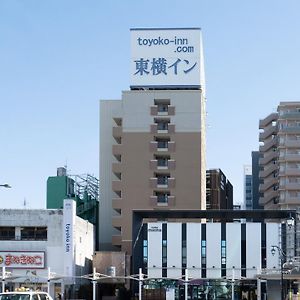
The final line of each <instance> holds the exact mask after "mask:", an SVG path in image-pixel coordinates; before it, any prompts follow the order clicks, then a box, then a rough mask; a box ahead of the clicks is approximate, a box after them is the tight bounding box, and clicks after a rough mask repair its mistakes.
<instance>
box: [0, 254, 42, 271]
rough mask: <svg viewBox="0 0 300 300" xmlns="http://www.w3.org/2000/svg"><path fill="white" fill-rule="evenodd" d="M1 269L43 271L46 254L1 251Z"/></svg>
mask: <svg viewBox="0 0 300 300" xmlns="http://www.w3.org/2000/svg"><path fill="white" fill-rule="evenodd" d="M0 267H7V268H15V269H32V268H34V269H43V268H44V267H45V253H44V252H28V251H10V252H7V251H6V252H4V251H0Z"/></svg>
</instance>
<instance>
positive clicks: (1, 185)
mask: <svg viewBox="0 0 300 300" xmlns="http://www.w3.org/2000/svg"><path fill="white" fill-rule="evenodd" d="M0 187H4V188H7V189H10V188H11V186H10V185H9V184H8V183H4V184H0Z"/></svg>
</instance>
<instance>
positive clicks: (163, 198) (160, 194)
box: [155, 192, 170, 203]
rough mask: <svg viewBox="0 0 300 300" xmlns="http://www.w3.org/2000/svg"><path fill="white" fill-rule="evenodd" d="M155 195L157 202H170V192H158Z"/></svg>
mask: <svg viewBox="0 0 300 300" xmlns="http://www.w3.org/2000/svg"><path fill="white" fill-rule="evenodd" d="M155 196H156V197H157V203H168V196H170V193H163V192H156V193H155Z"/></svg>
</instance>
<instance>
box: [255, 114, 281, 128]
mask: <svg viewBox="0 0 300 300" xmlns="http://www.w3.org/2000/svg"><path fill="white" fill-rule="evenodd" d="M277 118H278V113H272V114H270V115H268V116H267V117H266V118H264V119H262V120H259V129H263V128H264V127H266V126H267V125H268V124H270V123H272V122H273V121H276V120H277Z"/></svg>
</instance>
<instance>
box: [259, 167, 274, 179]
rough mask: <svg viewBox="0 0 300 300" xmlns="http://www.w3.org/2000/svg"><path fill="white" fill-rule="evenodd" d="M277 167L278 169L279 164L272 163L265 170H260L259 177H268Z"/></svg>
mask: <svg viewBox="0 0 300 300" xmlns="http://www.w3.org/2000/svg"><path fill="white" fill-rule="evenodd" d="M277 169H278V165H277V164H271V165H270V166H268V167H267V168H265V169H264V170H263V171H260V172H259V177H261V178H265V177H268V176H269V175H270V174H271V173H273V172H274V171H276V170H277Z"/></svg>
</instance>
